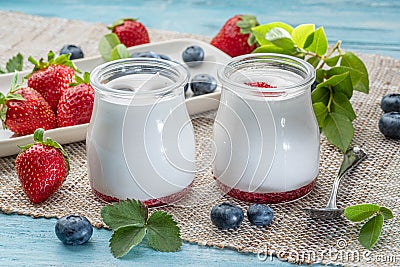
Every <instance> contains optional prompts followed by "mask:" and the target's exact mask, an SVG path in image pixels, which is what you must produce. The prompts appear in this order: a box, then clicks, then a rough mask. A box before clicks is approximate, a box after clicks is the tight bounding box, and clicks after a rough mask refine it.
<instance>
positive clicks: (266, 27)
mask: <svg viewBox="0 0 400 267" xmlns="http://www.w3.org/2000/svg"><path fill="white" fill-rule="evenodd" d="M276 27H279V28H283V29H285V30H286V31H287V32H289V33H292V31H293V27H292V26H290V25H289V24H286V23H283V22H271V23H268V24H263V25H259V26H256V27H254V28H251V30H252V31H253V34H254V36H255V37H256V40H257V42H258V43H259V44H260V45H267V44H271V42H270V41H268V40H267V39H266V38H265V35H266V34H267V32H269V31H270V30H271V29H273V28H276Z"/></svg>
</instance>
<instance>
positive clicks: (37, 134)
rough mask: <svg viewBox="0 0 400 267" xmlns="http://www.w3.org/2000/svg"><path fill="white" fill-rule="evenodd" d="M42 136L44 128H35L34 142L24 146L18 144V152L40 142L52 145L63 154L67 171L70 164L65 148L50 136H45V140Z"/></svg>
mask: <svg viewBox="0 0 400 267" xmlns="http://www.w3.org/2000/svg"><path fill="white" fill-rule="evenodd" d="M43 136H44V129H42V128H37V129H36V130H35V132H34V133H33V140H34V143H33V144H28V145H25V146H18V147H19V148H20V149H21V151H20V152H19V153H22V152H24V151H25V150H27V149H28V148H30V147H31V146H33V145H34V144H41V145H44V146H49V147H54V148H56V149H58V150H60V152H61V154H62V155H63V157H64V159H65V161H66V162H67V164H68V171H69V170H70V164H69V157H68V154H67V152H65V150H64V149H63V147H62V146H61V145H60V144H59V143H57V142H56V141H53V140H52V139H51V138H50V137H47V138H46V140H44V141H43Z"/></svg>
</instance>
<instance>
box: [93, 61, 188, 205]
mask: <svg viewBox="0 0 400 267" xmlns="http://www.w3.org/2000/svg"><path fill="white" fill-rule="evenodd" d="M188 80H189V72H188V70H187V69H186V68H185V67H183V66H182V65H180V64H179V63H176V62H172V61H167V60H161V59H149V58H143V59H138V58H135V59H133V58H130V59H122V60H117V61H112V62H108V63H104V64H102V65H100V66H98V67H96V68H95V69H94V70H93V71H92V73H91V84H92V86H93V88H94V90H95V101H94V108H93V114H92V118H91V121H90V124H89V128H88V132H87V139H86V144H87V158H88V174H89V179H90V184H91V187H92V190H93V192H94V194H95V195H96V196H98V197H99V198H101V199H103V200H106V201H117V200H118V199H126V198H133V199H137V200H141V201H143V202H144V203H145V204H146V205H148V206H155V205H160V204H163V203H171V202H173V201H176V200H178V199H180V198H181V197H182V196H183V195H184V194H185V193H186V192H187V191H188V189H189V187H190V185H191V184H192V182H193V179H194V174H195V164H194V161H195V143H194V142H195V141H194V132H193V126H192V124H191V121H190V118H189V114H188V112H187V110H186V105H185V97H184V89H183V88H184V85H185V84H187V82H188Z"/></svg>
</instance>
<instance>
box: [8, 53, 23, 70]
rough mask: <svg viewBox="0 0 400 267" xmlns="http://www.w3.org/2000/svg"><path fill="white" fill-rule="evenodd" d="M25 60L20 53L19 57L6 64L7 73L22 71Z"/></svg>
mask: <svg viewBox="0 0 400 267" xmlns="http://www.w3.org/2000/svg"><path fill="white" fill-rule="evenodd" d="M23 60H24V57H23V56H22V55H21V53H18V54H17V55H15V56H13V57H12V58H10V59H9V60H8V61H7V63H6V69H7V71H8V72H14V71H21V70H22V65H23Z"/></svg>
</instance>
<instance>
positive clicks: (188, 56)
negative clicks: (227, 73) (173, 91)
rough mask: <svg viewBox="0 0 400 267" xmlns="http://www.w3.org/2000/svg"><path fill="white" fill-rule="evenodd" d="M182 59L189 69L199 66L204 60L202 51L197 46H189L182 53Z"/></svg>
mask: <svg viewBox="0 0 400 267" xmlns="http://www.w3.org/2000/svg"><path fill="white" fill-rule="evenodd" d="M182 59H183V61H184V62H185V63H186V64H187V65H188V66H189V67H196V66H199V65H200V64H201V63H202V61H203V59H204V50H203V48H201V47H200V46H197V45H192V46H189V47H187V48H186V49H185V50H184V51H183V52H182Z"/></svg>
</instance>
